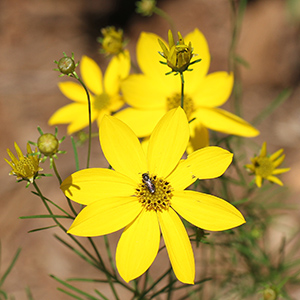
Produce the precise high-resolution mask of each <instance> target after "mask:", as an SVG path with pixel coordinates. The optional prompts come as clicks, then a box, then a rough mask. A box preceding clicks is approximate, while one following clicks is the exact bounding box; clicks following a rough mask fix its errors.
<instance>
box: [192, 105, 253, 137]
mask: <svg viewBox="0 0 300 300" xmlns="http://www.w3.org/2000/svg"><path fill="white" fill-rule="evenodd" d="M194 114H195V116H196V118H199V121H201V122H202V123H203V125H204V126H205V127H207V128H210V129H213V130H216V131H220V132H224V133H228V134H235V135H240V136H246V137H254V136H257V135H258V134H259V131H258V130H257V129H256V128H254V127H253V126H252V125H250V124H249V123H248V122H246V121H244V120H243V119H242V118H240V117H238V116H236V115H234V114H231V113H229V112H227V111H225V110H223V109H220V108H204V107H201V108H199V109H197V111H196V112H195V113H194Z"/></svg>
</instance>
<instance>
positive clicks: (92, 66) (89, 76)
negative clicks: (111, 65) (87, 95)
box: [79, 55, 103, 95]
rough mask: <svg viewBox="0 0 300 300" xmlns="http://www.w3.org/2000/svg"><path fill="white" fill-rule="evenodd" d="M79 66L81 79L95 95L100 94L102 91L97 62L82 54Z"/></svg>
mask: <svg viewBox="0 0 300 300" xmlns="http://www.w3.org/2000/svg"><path fill="white" fill-rule="evenodd" d="M79 66H80V73H81V77H82V80H83V82H84V83H85V85H86V86H87V88H88V89H89V90H91V92H93V93H94V94H95V95H99V94H101V93H102V92H103V86H102V71H101V69H100V68H99V66H98V65H97V63H96V62H95V61H94V60H93V59H91V58H90V57H88V56H85V55H83V56H82V58H81V62H80V64H79Z"/></svg>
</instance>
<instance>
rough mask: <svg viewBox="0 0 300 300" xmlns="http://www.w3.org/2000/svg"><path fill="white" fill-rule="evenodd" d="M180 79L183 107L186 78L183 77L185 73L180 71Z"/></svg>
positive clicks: (181, 103) (181, 104)
mask: <svg viewBox="0 0 300 300" xmlns="http://www.w3.org/2000/svg"><path fill="white" fill-rule="evenodd" d="M180 79H181V102H180V106H181V108H182V109H184V108H183V104H184V78H183V73H180Z"/></svg>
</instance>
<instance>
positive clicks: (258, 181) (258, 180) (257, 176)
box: [255, 175, 262, 188]
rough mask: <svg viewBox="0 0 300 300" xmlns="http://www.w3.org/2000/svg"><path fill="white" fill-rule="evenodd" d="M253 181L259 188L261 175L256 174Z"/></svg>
mask: <svg viewBox="0 0 300 300" xmlns="http://www.w3.org/2000/svg"><path fill="white" fill-rule="evenodd" d="M255 183H256V185H257V186H258V187H259V188H260V187H261V184H262V177H261V176H260V175H256V177H255Z"/></svg>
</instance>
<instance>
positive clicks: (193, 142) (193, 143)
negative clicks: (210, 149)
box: [186, 118, 209, 154]
mask: <svg viewBox="0 0 300 300" xmlns="http://www.w3.org/2000/svg"><path fill="white" fill-rule="evenodd" d="M191 119H192V118H191ZM189 126H190V141H189V144H188V146H187V148H186V152H187V153H188V154H190V153H192V152H194V151H196V150H198V149H200V148H203V147H207V146H208V145H209V133H208V130H207V128H206V127H204V126H203V125H202V123H201V122H199V121H198V120H197V119H195V120H193V121H192V122H190V123H189Z"/></svg>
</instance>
